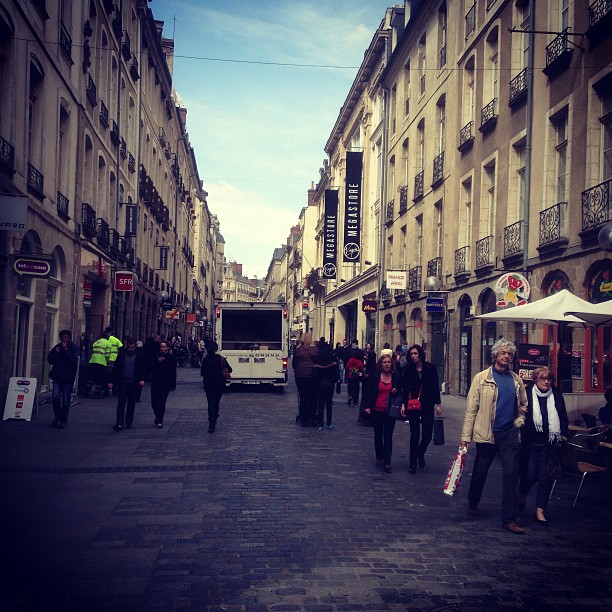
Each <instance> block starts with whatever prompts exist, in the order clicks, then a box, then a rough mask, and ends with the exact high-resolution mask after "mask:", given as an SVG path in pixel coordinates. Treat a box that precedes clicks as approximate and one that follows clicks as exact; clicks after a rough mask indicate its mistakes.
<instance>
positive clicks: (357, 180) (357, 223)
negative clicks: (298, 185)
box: [342, 151, 363, 263]
mask: <svg viewBox="0 0 612 612" xmlns="http://www.w3.org/2000/svg"><path fill="white" fill-rule="evenodd" d="M362 164H363V153H362V152H361V151H359V152H355V151H349V152H347V154H346V185H345V189H344V241H343V244H344V250H343V256H342V261H343V262H349V263H354V262H358V261H359V257H360V255H361V168H362Z"/></svg>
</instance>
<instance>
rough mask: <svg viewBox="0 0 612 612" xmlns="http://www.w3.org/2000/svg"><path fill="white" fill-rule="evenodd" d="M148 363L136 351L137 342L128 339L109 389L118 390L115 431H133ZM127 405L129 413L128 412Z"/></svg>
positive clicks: (141, 354) (114, 370) (119, 357)
mask: <svg viewBox="0 0 612 612" xmlns="http://www.w3.org/2000/svg"><path fill="white" fill-rule="evenodd" d="M146 371H147V363H146V359H145V356H144V354H143V352H142V351H138V352H137V351H136V340H134V339H133V338H128V339H127V340H126V341H125V348H123V349H122V350H121V351H120V352H119V355H118V357H117V360H116V361H115V365H114V367H113V373H112V382H110V383H109V385H108V386H109V389H112V388H113V387H115V388H116V389H117V420H116V422H115V425H114V426H113V429H114V430H115V431H121V430H122V429H123V428H124V426H125V427H126V429H131V427H132V422H133V421H134V409H135V407H136V397H137V396H138V388H139V387H142V386H144V379H145V375H146ZM126 403H127V411H126V407H125V406H126Z"/></svg>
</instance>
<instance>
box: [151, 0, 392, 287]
mask: <svg viewBox="0 0 612 612" xmlns="http://www.w3.org/2000/svg"><path fill="white" fill-rule="evenodd" d="M391 4H392V3H388V2H387V1H386V0H384V1H383V0H350V1H349V0H335V1H333V2H332V1H330V0H325V1H324V0H309V1H302V2H300V1H297V0H296V1H293V0H284V1H283V0H280V1H277V2H273V1H272V0H153V1H152V2H151V3H150V5H149V6H150V8H151V10H152V11H153V16H154V17H155V19H160V20H162V21H164V22H165V24H164V36H165V37H167V38H172V37H173V30H174V52H175V60H174V88H175V90H176V92H177V94H178V95H179V97H180V98H181V100H182V101H183V103H184V105H185V106H186V107H187V109H188V113H187V131H188V132H189V138H190V141H191V144H192V146H193V147H194V150H195V153H196V158H197V162H198V170H199V173H200V177H201V178H202V179H203V181H204V189H205V190H206V191H207V192H208V194H209V196H208V204H209V208H210V210H211V212H213V213H215V214H217V215H218V217H219V219H220V221H221V232H222V234H223V237H224V238H225V242H226V244H225V254H226V257H227V258H228V259H229V260H236V261H238V262H240V263H242V264H243V272H244V274H246V275H247V276H249V277H254V276H258V277H260V278H261V277H263V276H265V274H266V271H267V268H268V264H269V263H270V258H271V256H272V253H273V251H274V249H275V248H276V247H279V246H281V245H282V244H284V243H285V241H286V239H287V236H288V234H289V229H290V227H291V226H292V225H295V224H296V223H297V221H298V216H299V213H300V210H301V209H302V208H303V207H304V206H306V203H307V191H308V189H309V188H310V185H311V182H312V181H315V182H316V181H317V180H318V177H319V168H320V167H321V166H322V163H323V159H324V157H325V152H324V150H323V148H324V146H325V143H326V142H327V139H328V138H329V135H330V133H331V130H332V128H333V126H334V123H335V122H336V119H337V117H338V113H339V110H340V108H341V106H342V104H343V103H344V100H345V99H346V96H347V94H348V91H349V88H350V86H351V84H352V82H353V79H354V77H355V75H356V73H357V67H358V66H359V65H360V64H361V61H362V59H363V54H364V52H365V50H366V49H367V48H368V46H369V44H370V42H371V40H372V37H373V35H374V32H375V31H376V28H378V26H379V25H380V22H381V20H382V19H383V18H384V15H385V9H386V7H387V6H388V5H391ZM175 19H176V22H174V20H175ZM204 58H208V59H204ZM218 60H226V61H218ZM246 62H249V63H246ZM259 62H261V63H259ZM271 63H275V64H279V63H280V64H310V65H315V66H317V67H298V66H279V65H270V64H271ZM319 66H346V67H348V68H323V67H319Z"/></svg>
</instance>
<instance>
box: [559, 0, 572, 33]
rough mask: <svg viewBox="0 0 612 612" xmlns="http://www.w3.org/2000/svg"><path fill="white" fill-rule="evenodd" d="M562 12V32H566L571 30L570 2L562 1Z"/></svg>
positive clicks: (567, 0)
mask: <svg viewBox="0 0 612 612" xmlns="http://www.w3.org/2000/svg"><path fill="white" fill-rule="evenodd" d="M560 11H561V19H560V25H561V31H562V32H564V31H565V30H568V29H569V25H570V14H569V0H561V6H560Z"/></svg>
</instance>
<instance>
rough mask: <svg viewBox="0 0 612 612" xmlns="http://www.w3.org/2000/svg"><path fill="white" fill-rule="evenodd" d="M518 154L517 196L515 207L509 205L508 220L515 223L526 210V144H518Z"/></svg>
mask: <svg viewBox="0 0 612 612" xmlns="http://www.w3.org/2000/svg"><path fill="white" fill-rule="evenodd" d="M514 151H515V155H516V162H517V163H516V165H517V168H516V196H517V197H516V198H515V200H514V207H512V208H511V207H508V222H509V223H514V222H516V221H518V220H519V219H521V218H522V215H523V211H524V210H525V198H526V196H527V184H526V182H525V178H526V177H525V145H524V144H521V145H517V146H516V147H515V148H514Z"/></svg>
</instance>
